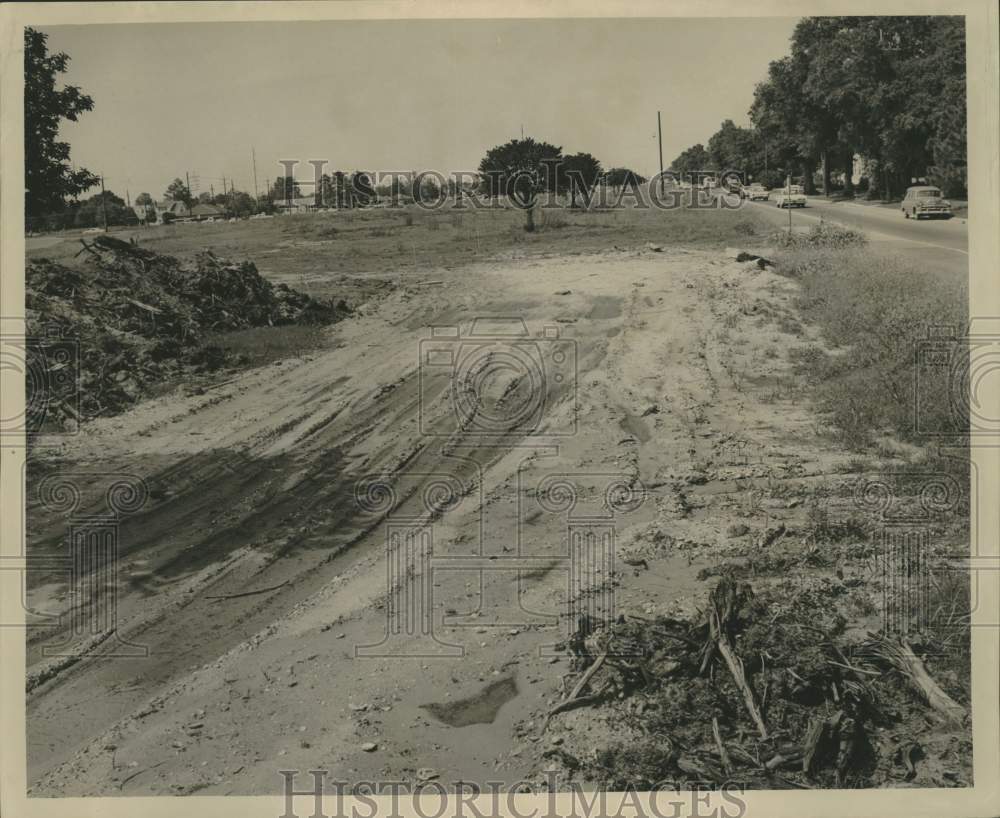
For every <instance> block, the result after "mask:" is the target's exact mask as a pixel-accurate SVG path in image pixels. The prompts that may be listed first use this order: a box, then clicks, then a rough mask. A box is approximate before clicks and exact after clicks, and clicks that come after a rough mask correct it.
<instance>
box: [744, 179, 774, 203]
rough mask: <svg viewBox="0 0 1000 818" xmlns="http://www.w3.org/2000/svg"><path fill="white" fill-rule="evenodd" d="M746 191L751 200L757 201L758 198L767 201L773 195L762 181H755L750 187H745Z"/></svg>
mask: <svg viewBox="0 0 1000 818" xmlns="http://www.w3.org/2000/svg"><path fill="white" fill-rule="evenodd" d="M744 190H745V191H746V197H747V198H748V199H749V200H750V201H751V202H756V201H757V200H758V199H764V200H765V201H766V200H767V199H769V198H770V197H771V194H770V193H769V192H768V190H767V188H766V187H764V186H763V185H762V184H761V183H760V182H754V183H753V184H752V185H750V187H748V188H744Z"/></svg>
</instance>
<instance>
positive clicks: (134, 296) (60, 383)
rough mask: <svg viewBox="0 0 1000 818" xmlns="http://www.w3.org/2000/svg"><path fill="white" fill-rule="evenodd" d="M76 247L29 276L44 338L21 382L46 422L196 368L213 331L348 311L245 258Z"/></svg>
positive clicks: (76, 416)
mask: <svg viewBox="0 0 1000 818" xmlns="http://www.w3.org/2000/svg"><path fill="white" fill-rule="evenodd" d="M81 243H82V245H83V247H82V249H81V250H80V252H79V253H78V254H77V258H78V259H79V260H80V261H79V264H76V265H74V266H73V267H67V266H64V265H62V264H57V263H55V262H52V261H49V260H47V259H39V260H36V261H33V262H32V263H30V264H29V265H28V268H27V271H26V275H25V306H26V317H27V325H28V326H27V329H28V332H27V334H28V335H29V336H30V337H32V338H38V339H41V340H40V341H39V342H38V343H37V344H29V350H28V352H29V355H33V356H34V357H35V358H37V360H34V361H33V362H32V361H29V370H30V371H31V372H32V373H33V374H37V377H29V378H28V379H27V389H28V395H27V399H28V405H29V406H34V407H39V406H40V404H42V403H44V404H45V407H44V412H43V413H44V414H45V415H46V416H47V417H46V420H47V421H48V422H53V421H54V422H59V421H60V420H61V419H63V418H64V417H65V416H70V419H71V420H73V421H74V422H78V421H79V420H81V419H87V418H90V417H95V416H98V415H113V414H116V413H117V412H120V411H122V410H123V409H125V408H127V407H128V406H130V405H132V404H133V403H134V402H135V401H137V400H138V399H139V398H140V397H141V396H142V395H143V394H144V393H145V392H146V390H147V388H148V387H150V386H151V385H153V384H158V383H162V382H163V381H165V380H168V379H170V378H171V377H173V376H176V375H178V374H180V373H181V372H183V371H185V370H187V369H191V368H196V367H198V366H199V365H200V362H201V361H202V360H203V359H204V358H205V355H204V350H203V349H202V347H203V346H204V345H205V339H206V338H207V337H208V336H209V335H210V334H212V333H218V332H224V331H228V330H236V329H244V328H248V327H268V326H277V325H280V324H330V323H333V322H335V321H338V320H340V319H341V318H343V317H345V316H346V315H348V314H349V312H350V311H349V309H348V308H347V306H346V305H345V304H344V302H343V301H341V302H339V303H337V304H334V303H333V302H329V301H318V300H316V299H313V298H311V297H310V296H308V295H305V294H303V293H300V292H297V291H295V290H292V289H290V288H289V287H287V286H285V285H284V284H278V285H277V286H275V285H273V284H272V283H271V282H270V281H268V280H267V279H266V278H264V277H263V276H261V275H260V273H259V272H258V271H257V268H256V267H255V266H254V265H253V263H252V262H249V261H243V262H233V261H228V260H226V259H221V258H218V257H217V256H215V255H213V254H212V253H210V252H204V253H199V254H198V255H197V256H196V257H195V259H194V261H193V262H182V261H180V260H178V259H176V258H174V257H172V256H165V255H161V254H159V253H155V252H153V251H151V250H147V249H145V248H142V247H139V246H137V245H134V244H130V243H129V242H125V241H121V240H120V239H116V238H113V237H111V236H97V237H96V238H94V239H93V240H90V241H88V240H85V239H83V240H81ZM46 339H49V340H46ZM53 350H58V351H59V353H60V354H59V357H60V360H61V359H63V358H64V359H65V361H63V364H64V366H63V370H65V371H63V370H61V372H62V375H61V376H60V377H50V375H52V374H53V373H52V372H51V371H50V370H51V369H52V367H51V366H50V363H51V361H50V359H51V358H53V357H54V352H53ZM216 363H217V362H216ZM39 411H40V412H41V411H42V410H41V409H40V410H39Z"/></svg>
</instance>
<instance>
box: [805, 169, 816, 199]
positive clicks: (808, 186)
mask: <svg viewBox="0 0 1000 818" xmlns="http://www.w3.org/2000/svg"><path fill="white" fill-rule="evenodd" d="M813 170H814V168H813V167H812V166H811V165H810V164H809V163H808V162H806V163H803V165H802V189H803V190H804V191H805V193H806V195H807V196H815V195H816V183H815V182H814V181H813Z"/></svg>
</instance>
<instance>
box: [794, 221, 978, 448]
mask: <svg viewBox="0 0 1000 818" xmlns="http://www.w3.org/2000/svg"><path fill="white" fill-rule="evenodd" d="M852 234H854V231H850V230H845V229H842V228H837V227H834V226H830V225H824V226H822V227H821V228H814V230H813V231H812V232H811V233H810V234H804V235H802V236H797V237H793V239H792V240H791V241H790V242H789V243H788V244H787V245H786V246H785V247H784V248H783V249H779V251H778V252H777V253H776V255H775V263H776V268H775V269H776V270H777V271H778V272H779V273H781V274H783V275H787V276H790V277H792V278H794V279H795V280H797V281H798V283H799V285H800V288H801V290H800V295H799V297H798V307H799V309H800V312H801V314H802V317H803V318H804V320H806V321H808V322H811V323H814V324H816V325H818V326H819V328H820V330H821V333H822V338H823V341H824V342H825V344H826V346H827V348H826V349H821V348H819V347H815V346H814V347H808V348H806V349H804V350H798V351H791V352H790V356H791V358H792V360H793V362H794V363H795V364H796V369H797V371H798V373H799V374H800V375H801V376H802V377H803V378H805V380H806V382H807V383H808V384H809V385H810V387H811V389H812V391H813V394H814V395H815V397H816V399H817V402H818V404H819V406H820V408H821V410H823V411H824V413H825V414H826V415H827V416H828V418H829V420H830V421H831V422H832V424H833V426H834V428H835V429H836V430H837V432H838V434H839V436H840V437H841V439H842V442H843V443H844V444H846V445H847V446H848V447H850V448H853V449H858V450H865V449H869V450H870V448H871V446H872V445H873V441H874V439H875V437H876V436H878V435H885V434H887V433H888V434H891V435H894V436H896V437H898V438H899V439H901V440H904V441H908V442H921V434H920V433H921V431H923V432H926V430H928V429H952V428H963V426H964V424H963V421H962V418H957V419H956V417H955V412H961V411H962V409H961V404H962V402H961V401H958V400H954V398H955V397H957V396H956V395H955V394H954V390H953V389H952V387H951V385H950V384H949V383H948V380H947V378H943V377H940V373H938V372H928V371H927V370H926V368H922V367H921V365H920V363H919V357H918V355H917V352H918V350H919V346H920V342H921V341H922V340H925V339H927V337H928V331H929V330H930V329H931V328H932V327H935V326H941V325H951V326H954V327H959V328H960V327H962V326H963V325H964V324H965V321H966V314H967V309H968V308H967V304H968V288H967V283H966V282H965V281H960V280H954V281H949V280H946V279H943V278H942V277H941V276H940V275H935V274H932V273H928V272H924V271H922V270H915V269H912V268H911V267H910V266H907V265H906V264H904V263H902V262H901V261H899V260H897V259H895V258H892V257H883V256H873V255H872V254H871V253H869V252H868V251H866V249H865V247H864V243H863V237H861V239H862V240H859V237H858V236H857V235H852ZM918 390H919V412H920V419H919V420H920V423H919V426H918V425H917V422H916V419H917V418H916V413H917V404H916V400H915V398H916V396H917V394H918Z"/></svg>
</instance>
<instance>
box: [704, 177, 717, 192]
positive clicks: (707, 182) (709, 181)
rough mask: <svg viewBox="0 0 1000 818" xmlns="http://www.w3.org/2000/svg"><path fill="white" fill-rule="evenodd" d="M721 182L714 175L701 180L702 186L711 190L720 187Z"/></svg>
mask: <svg viewBox="0 0 1000 818" xmlns="http://www.w3.org/2000/svg"><path fill="white" fill-rule="evenodd" d="M718 186H719V183H718V182H717V181H716V180H715V178H714V177H712V176H706V177H705V178H704V179H702V180H701V187H702V189H703V190H711V189H712V188H714V187H718Z"/></svg>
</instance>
